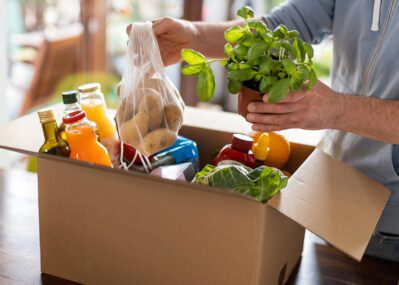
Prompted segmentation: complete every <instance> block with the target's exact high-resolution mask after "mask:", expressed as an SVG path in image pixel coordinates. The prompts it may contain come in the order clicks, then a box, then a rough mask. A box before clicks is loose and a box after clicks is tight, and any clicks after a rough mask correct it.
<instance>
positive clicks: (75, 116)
mask: <svg viewBox="0 0 399 285" xmlns="http://www.w3.org/2000/svg"><path fill="white" fill-rule="evenodd" d="M84 117H86V114H85V112H84V111H75V112H72V113H69V114H67V115H65V117H64V118H62V121H63V122H64V124H73V123H76V122H77V121H80V120H82V119H83V118H84Z"/></svg>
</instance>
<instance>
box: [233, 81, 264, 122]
mask: <svg viewBox="0 0 399 285" xmlns="http://www.w3.org/2000/svg"><path fill="white" fill-rule="evenodd" d="M262 95H263V94H261V93H260V92H259V91H255V90H253V89H251V88H248V87H245V86H243V87H242V88H241V90H240V92H239V93H238V99H237V111H238V114H240V115H241V116H243V117H244V118H246V117H247V114H248V104H249V103H251V102H254V101H262Z"/></svg>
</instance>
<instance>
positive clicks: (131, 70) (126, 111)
mask: <svg viewBox="0 0 399 285" xmlns="http://www.w3.org/2000/svg"><path fill="white" fill-rule="evenodd" d="M183 110H184V103H183V100H182V98H181V96H180V94H179V92H178V91H177V89H176V87H175V86H174V85H173V83H172V82H171V81H170V80H169V78H168V76H167V75H166V71H165V69H164V66H163V63H162V58H161V54H160V52H159V47H158V42H157V39H156V37H155V35H154V32H153V30H152V23H151V22H146V23H134V24H133V25H132V29H131V32H130V38H129V44H128V57H127V62H126V67H125V70H124V73H123V77H122V81H121V84H120V94H119V101H118V110H117V114H116V121H117V125H118V133H119V137H120V139H121V141H122V142H123V143H126V144H129V145H131V146H133V147H134V148H135V149H136V150H137V151H138V152H139V153H140V154H142V155H144V156H150V155H152V154H154V153H156V152H159V151H161V150H163V149H165V148H167V147H168V146H170V145H172V144H174V143H175V141H176V139H177V134H178V131H179V129H180V127H181V125H182V122H183Z"/></svg>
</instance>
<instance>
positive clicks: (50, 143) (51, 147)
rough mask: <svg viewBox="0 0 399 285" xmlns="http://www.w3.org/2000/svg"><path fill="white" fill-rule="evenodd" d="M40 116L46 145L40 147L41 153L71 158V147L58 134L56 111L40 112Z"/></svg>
mask: <svg viewBox="0 0 399 285" xmlns="http://www.w3.org/2000/svg"><path fill="white" fill-rule="evenodd" d="M38 115H39V119H40V123H41V124H42V129H43V134H44V143H43V145H42V146H41V147H40V149H39V152H41V153H49V154H53V155H59V156H64V157H69V153H70V150H69V146H68V144H67V143H66V142H65V141H63V140H62V139H61V137H60V136H59V134H58V128H57V122H56V120H55V115H54V111H53V110H45V111H39V112H38Z"/></svg>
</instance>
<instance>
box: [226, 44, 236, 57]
mask: <svg viewBox="0 0 399 285" xmlns="http://www.w3.org/2000/svg"><path fill="white" fill-rule="evenodd" d="M224 54H225V55H227V56H228V57H230V58H234V48H233V46H232V45H231V44H230V43H227V44H226V45H225V46H224Z"/></svg>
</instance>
